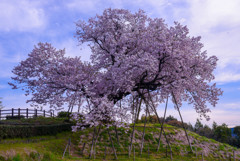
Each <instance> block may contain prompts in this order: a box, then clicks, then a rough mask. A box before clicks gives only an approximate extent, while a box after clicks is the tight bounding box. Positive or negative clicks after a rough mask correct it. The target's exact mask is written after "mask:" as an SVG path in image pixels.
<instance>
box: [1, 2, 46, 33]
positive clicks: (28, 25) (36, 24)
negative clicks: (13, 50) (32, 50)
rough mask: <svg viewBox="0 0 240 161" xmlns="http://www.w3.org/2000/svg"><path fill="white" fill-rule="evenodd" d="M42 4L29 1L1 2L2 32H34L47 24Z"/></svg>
mask: <svg viewBox="0 0 240 161" xmlns="http://www.w3.org/2000/svg"><path fill="white" fill-rule="evenodd" d="M39 6H40V4H39V3H36V2H35V1H29V0H21V1H18V0H11V1H9V0H1V3H0V11H1V12H0V19H1V21H0V30H1V31H34V30H36V29H39V28H43V27H44V26H45V23H46V16H45V14H44V10H43V9H42V8H40V7H39Z"/></svg>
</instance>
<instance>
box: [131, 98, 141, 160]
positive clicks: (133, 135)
mask: <svg viewBox="0 0 240 161" xmlns="http://www.w3.org/2000/svg"><path fill="white" fill-rule="evenodd" d="M141 104H142V98H141V99H140V103H139V104H138V98H137V105H136V114H137V110H138V109H139V108H138V106H139V107H141ZM133 108H134V105H133ZM136 117H137V116H136V115H135V117H134V124H133V131H132V136H131V141H130V151H129V152H130V155H131V151H132V144H133V140H134V137H135V133H134V132H135V125H136Z"/></svg>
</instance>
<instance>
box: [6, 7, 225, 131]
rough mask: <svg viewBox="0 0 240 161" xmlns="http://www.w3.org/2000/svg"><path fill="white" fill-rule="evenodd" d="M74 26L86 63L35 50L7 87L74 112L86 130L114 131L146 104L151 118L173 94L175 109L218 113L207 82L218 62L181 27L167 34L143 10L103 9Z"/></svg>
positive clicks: (47, 47) (47, 48)
mask: <svg viewBox="0 0 240 161" xmlns="http://www.w3.org/2000/svg"><path fill="white" fill-rule="evenodd" d="M76 26H77V32H76V37H77V39H78V41H79V43H80V44H83V43H87V44H88V45H89V46H90V48H91V51H92V55H91V62H89V63H86V62H85V63H83V62H82V61H81V60H80V57H75V58H70V57H66V56H64V54H65V51H64V50H56V49H55V48H54V47H52V46H51V44H48V43H39V44H38V46H35V48H34V49H33V51H32V52H31V53H30V54H29V56H28V58H27V59H26V60H24V61H22V62H21V63H20V64H19V65H18V66H16V67H15V68H14V69H13V73H14V74H15V75H16V76H15V77H13V78H12V79H13V80H14V81H15V82H14V83H10V84H11V85H12V86H13V87H14V88H23V89H24V90H25V91H26V94H27V95H28V94H32V98H31V99H30V100H29V101H28V102H32V103H33V104H35V105H39V104H40V105H46V104H49V105H50V107H53V108H57V109H58V108H61V107H62V106H63V105H64V104H68V105H70V106H72V107H73V106H79V107H81V115H82V116H83V117H84V123H86V124H90V125H91V126H97V125H100V124H104V125H107V126H108V125H112V124H115V125H117V126H118V125H120V124H121V123H123V122H127V121H128V119H129V118H130V116H129V114H130V113H131V112H132V114H135V115H136V113H139V110H141V109H143V107H145V109H146V108H147V107H148V105H150V104H151V108H152V109H149V110H150V111H151V110H152V111H154V108H155V109H156V108H157V105H158V104H160V103H162V102H165V100H166V99H167V97H168V96H172V95H173V94H174V96H175V98H176V103H177V104H178V105H179V106H181V103H182V102H183V101H187V102H188V103H190V104H193V106H194V108H195V109H196V111H197V112H198V113H199V114H200V115H202V116H204V117H206V118H208V115H207V112H209V111H210V109H209V108H208V107H207V105H206V103H207V102H208V103H210V104H211V105H213V106H215V105H216V103H217V101H218V97H219V96H220V95H221V94H222V91H221V90H220V89H219V88H217V87H216V84H212V83H210V82H211V81H212V80H213V79H214V75H213V70H214V69H215V68H216V62H217V57H216V56H211V57H208V56H207V52H206V51H201V49H202V47H203V44H202V43H201V42H200V37H190V36H189V35H188V32H189V31H188V28H187V27H186V26H182V25H181V24H179V23H177V22H175V25H174V26H172V27H169V26H167V24H165V23H164V20H163V19H159V18H155V19H152V18H150V17H148V16H147V15H146V14H145V13H144V12H143V11H142V10H140V11H138V12H137V13H131V12H129V11H128V10H123V9H106V10H105V11H104V12H103V14H102V15H97V16H96V17H93V18H90V19H89V20H88V22H84V21H78V22H77V23H76ZM82 54H84V53H82ZM21 85H23V86H21ZM150 100H151V101H152V103H150ZM172 101H174V100H173V99H172ZM140 102H142V104H141V103H140ZM137 108H138V109H139V110H137ZM134 111H137V112H134ZM77 116H79V115H77V114H76V115H75V116H74V117H75V118H77ZM80 124H82V123H79V124H77V126H76V128H77V127H78V126H81V125H80ZM76 128H75V129H76Z"/></svg>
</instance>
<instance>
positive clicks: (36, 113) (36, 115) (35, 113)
mask: <svg viewBox="0 0 240 161" xmlns="http://www.w3.org/2000/svg"><path fill="white" fill-rule="evenodd" d="M35 117H37V109H35Z"/></svg>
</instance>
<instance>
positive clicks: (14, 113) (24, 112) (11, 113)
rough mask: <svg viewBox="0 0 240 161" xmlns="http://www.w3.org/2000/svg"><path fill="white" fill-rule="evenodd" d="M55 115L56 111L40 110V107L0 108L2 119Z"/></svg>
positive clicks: (0, 118) (0, 117)
mask: <svg viewBox="0 0 240 161" xmlns="http://www.w3.org/2000/svg"><path fill="white" fill-rule="evenodd" d="M39 116H43V117H54V111H50V112H49V111H46V110H38V109H28V108H26V109H21V108H17V109H14V108H12V109H4V110H2V109H0V120H5V119H7V118H15V119H20V118H27V119H28V118H33V117H39Z"/></svg>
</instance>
